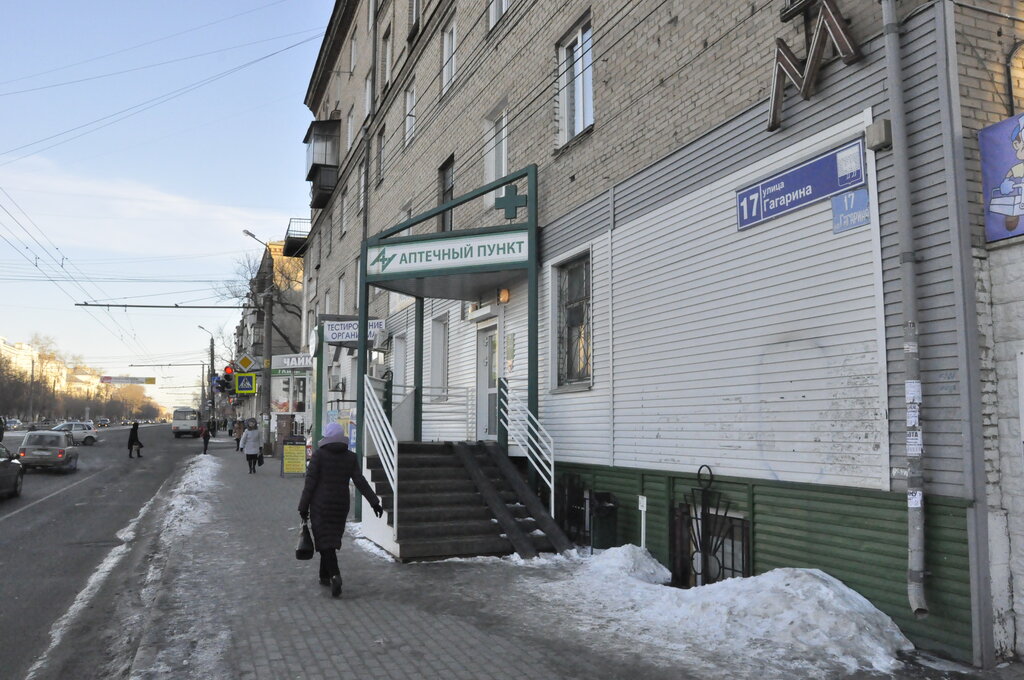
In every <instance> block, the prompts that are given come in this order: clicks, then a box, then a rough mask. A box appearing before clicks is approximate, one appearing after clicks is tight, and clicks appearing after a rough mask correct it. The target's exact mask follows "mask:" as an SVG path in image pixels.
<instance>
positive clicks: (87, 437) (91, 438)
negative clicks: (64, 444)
mask: <svg viewBox="0 0 1024 680" xmlns="http://www.w3.org/2000/svg"><path fill="white" fill-rule="evenodd" d="M50 431H51V432H70V433H71V438H72V441H74V443H75V444H76V445H78V444H85V445H86V446H92V445H93V444H95V443H96V442H98V441H99V440H100V437H99V435H98V434H97V433H96V430H95V428H93V426H92V424H91V423H89V422H84V423H78V422H70V423H61V424H60V425H58V426H57V427H54V428H51V430H50Z"/></svg>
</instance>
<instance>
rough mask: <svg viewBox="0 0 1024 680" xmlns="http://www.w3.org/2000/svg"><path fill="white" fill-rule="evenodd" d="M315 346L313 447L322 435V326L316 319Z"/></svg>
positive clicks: (323, 392) (314, 321)
mask: <svg viewBox="0 0 1024 680" xmlns="http://www.w3.org/2000/svg"><path fill="white" fill-rule="evenodd" d="M313 323H315V324H316V347H314V348H312V351H313V361H314V362H316V369H315V370H314V372H313V395H312V396H313V399H312V401H313V448H314V449H315V448H316V443H317V442H318V441H320V439H321V438H322V437H323V436H324V434H323V433H324V396H326V394H325V392H326V391H325V390H324V389H323V386H324V327H323V325H322V324H321V323H320V322H319V321H318V320H316V319H313Z"/></svg>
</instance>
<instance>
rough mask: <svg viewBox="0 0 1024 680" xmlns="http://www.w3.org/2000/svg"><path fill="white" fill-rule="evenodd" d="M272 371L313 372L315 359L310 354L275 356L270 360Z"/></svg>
mask: <svg viewBox="0 0 1024 680" xmlns="http://www.w3.org/2000/svg"><path fill="white" fill-rule="evenodd" d="M270 368H271V369H272V370H276V371H280V370H285V369H287V370H302V369H307V370H312V368H313V357H312V355H310V354H275V355H274V356H273V357H271V359H270Z"/></svg>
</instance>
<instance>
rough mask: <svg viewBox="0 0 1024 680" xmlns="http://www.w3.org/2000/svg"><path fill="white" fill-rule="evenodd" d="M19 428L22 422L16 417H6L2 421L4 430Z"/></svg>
mask: <svg viewBox="0 0 1024 680" xmlns="http://www.w3.org/2000/svg"><path fill="white" fill-rule="evenodd" d="M21 428H22V423H21V421H20V420H18V419H17V418H8V419H7V420H6V421H5V422H4V429H6V430H20V429H21Z"/></svg>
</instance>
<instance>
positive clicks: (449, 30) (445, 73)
mask: <svg viewBox="0 0 1024 680" xmlns="http://www.w3.org/2000/svg"><path fill="white" fill-rule="evenodd" d="M457 49H458V44H457V41H456V35H455V19H452V20H451V22H450V23H449V24H448V25H447V26H446V27H445V29H444V32H443V33H441V93H442V94H444V93H445V92H447V91H448V88H449V87H451V85H452V81H454V80H455V50H457Z"/></svg>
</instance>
